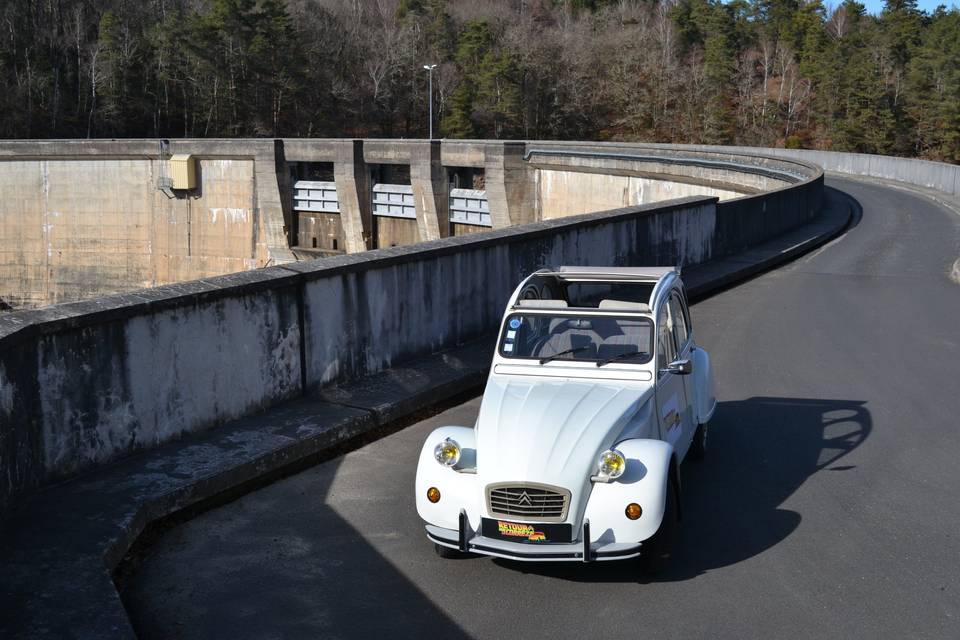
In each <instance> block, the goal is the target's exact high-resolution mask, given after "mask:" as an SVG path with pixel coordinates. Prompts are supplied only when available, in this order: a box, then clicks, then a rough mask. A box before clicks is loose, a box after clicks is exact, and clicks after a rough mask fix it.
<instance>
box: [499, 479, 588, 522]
mask: <svg viewBox="0 0 960 640" xmlns="http://www.w3.org/2000/svg"><path fill="white" fill-rule="evenodd" d="M485 493H486V498H487V513H489V514H490V515H491V516H493V517H495V518H509V519H511V520H521V521H523V520H527V521H530V522H563V521H564V520H566V519H567V509H568V508H569V507H570V491H568V490H567V489H564V488H562V487H554V486H552V485H549V484H540V483H538V482H499V483H497V484H491V485H487V489H486V492H485Z"/></svg>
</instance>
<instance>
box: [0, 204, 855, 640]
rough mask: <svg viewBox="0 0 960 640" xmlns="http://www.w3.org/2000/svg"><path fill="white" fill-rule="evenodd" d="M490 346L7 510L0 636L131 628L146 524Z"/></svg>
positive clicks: (741, 271) (843, 212)
mask: <svg viewBox="0 0 960 640" xmlns="http://www.w3.org/2000/svg"><path fill="white" fill-rule="evenodd" d="M853 206H854V203H853V202H852V199H850V198H849V197H848V196H845V195H844V194H842V193H840V192H838V191H836V190H834V189H828V190H827V194H826V196H825V207H824V211H823V212H822V213H821V215H820V216H819V217H818V219H817V221H816V222H815V223H813V224H810V225H806V226H804V227H802V228H801V229H797V230H795V231H793V232H790V233H787V234H785V235H784V236H781V237H780V238H777V239H776V240H774V241H772V242H771V243H767V244H765V245H763V246H761V247H758V248H756V249H753V250H750V251H747V252H745V253H743V254H740V255H737V256H733V257H729V258H725V259H723V260H718V261H715V262H711V263H708V264H706V265H702V266H700V267H696V268H692V269H690V270H689V271H688V272H685V274H684V279H685V281H686V282H687V283H688V287H689V289H690V293H691V297H692V298H696V299H700V298H704V297H706V296H708V295H710V294H712V293H715V292H717V291H720V290H722V289H724V288H727V287H729V286H730V285H732V284H733V283H735V282H740V281H742V280H744V279H747V278H750V277H753V276H754V275H757V274H759V273H761V272H763V271H766V270H769V269H771V268H773V267H775V266H777V265H779V264H782V263H784V262H786V261H789V260H792V259H794V258H796V257H798V256H800V255H802V254H804V253H807V252H809V251H811V250H813V249H815V248H817V247H819V246H822V245H823V244H824V243H826V242H828V241H829V240H831V239H833V238H835V237H836V236H838V235H839V234H840V233H842V232H843V230H844V229H845V228H846V227H847V225H848V223H849V221H850V218H851V212H852V209H853ZM491 349H492V340H491V339H483V340H480V341H477V342H474V343H471V344H469V345H466V346H464V347H460V348H457V349H454V350H451V351H447V352H444V353H439V354H435V355H433V356H430V357H428V358H423V359H420V360H416V361H413V362H411V363H408V364H407V365H404V366H401V367H395V368H393V369H391V370H389V371H386V372H383V373H380V374H377V375H374V376H370V377H369V378H366V379H364V380H361V381H359V382H358V383H356V384H352V385H350V386H349V387H340V388H331V389H325V390H323V391H321V392H320V393H319V394H317V395H316V396H313V397H308V398H304V399H302V400H298V401H293V402H289V403H287V404H284V405H281V406H279V407H277V408H275V409H272V410H270V411H267V412H266V413H263V414H259V415H256V416H251V417H248V418H244V419H242V420H238V421H236V422H234V423H231V424H228V425H225V426H224V427H221V428H219V429H216V430H214V431H212V432H208V433H207V434H203V435H202V436H198V437H192V438H190V439H188V440H185V441H181V442H176V443H172V444H170V445H165V446H163V447H160V448H158V449H155V450H152V451H150V452H147V453H145V454H142V455H139V456H135V457H132V458H128V459H127V460H124V461H121V462H119V463H117V464H115V465H113V466H111V467H109V468H106V469H103V470H101V471H97V472H94V473H91V474H89V475H87V476H83V477H81V478H78V479H76V480H74V481H71V482H67V483H64V484H62V485H59V486H54V487H49V488H47V489H46V490H44V491H42V492H41V493H40V494H39V495H37V496H35V497H34V499H33V500H32V501H30V502H29V503H28V504H26V505H24V506H23V507H22V508H21V509H20V510H18V511H16V512H15V513H13V514H11V515H12V516H13V517H12V519H11V521H10V522H9V523H8V525H7V526H6V528H5V530H4V532H3V536H2V545H0V566H2V567H3V568H4V571H3V572H2V575H0V636H2V637H30V638H60V637H77V636H80V637H111V638H113V637H134V632H133V629H132V627H131V626H130V623H129V621H128V619H127V617H126V612H125V611H124V609H123V606H122V603H121V602H120V599H119V596H118V594H117V592H116V589H115V587H114V584H113V582H112V573H113V571H114V570H115V569H116V567H117V566H118V564H119V563H120V562H121V561H122V559H123V557H124V556H125V554H126V553H127V552H128V551H129V550H130V548H131V546H132V545H133V544H134V542H135V541H136V539H137V538H138V537H139V536H140V534H141V533H143V531H144V530H145V529H146V528H147V527H148V526H150V525H151V524H153V523H156V522H158V521H160V520H163V519H165V518H169V517H171V516H173V515H174V514H177V513H179V512H183V511H184V510H186V509H188V508H192V507H197V506H198V505H201V504H203V503H205V502H208V501H211V500H214V499H216V498H218V497H220V496H224V495H225V494H227V495H232V494H239V493H240V492H242V491H244V490H249V489H250V488H253V487H255V486H261V485H262V484H264V483H266V482H269V481H270V480H272V479H275V478H277V477H281V476H283V475H285V474H289V473H292V472H294V471H297V470H299V469H302V468H304V466H306V465H309V464H311V463H312V462H315V461H317V460H318V459H319V457H320V456H321V455H322V454H323V453H324V452H325V451H329V450H330V449H331V448H333V447H336V446H337V445H340V444H342V443H344V442H346V441H347V440H350V439H353V438H357V437H361V436H363V435H365V434H367V435H369V434H371V433H372V432H375V431H376V430H377V429H380V428H383V427H384V426H385V425H387V424H390V423H394V422H395V421H397V420H402V419H404V418H409V417H410V416H412V415H413V414H415V413H417V412H419V411H422V410H423V409H424V408H426V407H431V406H435V405H437V404H438V403H441V402H443V401H445V400H448V399H450V398H452V397H455V396H457V395H458V394H462V393H464V392H467V391H471V390H475V389H479V387H480V385H482V383H483V381H484V380H485V378H486V374H487V370H488V368H489V354H490V350H491ZM67 531H69V532H71V533H70V535H64V532H67ZM39 576H43V578H42V579H43V583H42V584H38V583H39V580H40V579H39V578H38V577H39Z"/></svg>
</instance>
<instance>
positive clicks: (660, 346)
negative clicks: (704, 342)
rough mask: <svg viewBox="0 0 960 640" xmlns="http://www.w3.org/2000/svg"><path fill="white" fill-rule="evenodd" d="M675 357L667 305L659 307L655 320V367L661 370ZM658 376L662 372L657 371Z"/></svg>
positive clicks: (675, 347) (674, 345)
mask: <svg viewBox="0 0 960 640" xmlns="http://www.w3.org/2000/svg"><path fill="white" fill-rule="evenodd" d="M676 357H677V346H676V344H675V343H674V338H673V327H672V323H671V322H670V313H669V305H667V304H665V305H663V306H662V307H661V308H660V315H659V316H658V320H657V367H658V369H660V370H662V369H665V368H666V366H667V365H668V364H670V363H671V362H673V361H674V360H675V359H676ZM657 375H658V377H660V376H663V373H658V374H657Z"/></svg>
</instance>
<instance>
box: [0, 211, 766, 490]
mask: <svg viewBox="0 0 960 640" xmlns="http://www.w3.org/2000/svg"><path fill="white" fill-rule="evenodd" d="M744 200H750V199H749V198H748V199H739V200H732V201H730V202H729V203H725V205H724V206H726V207H728V209H727V212H726V213H725V214H723V216H721V209H720V207H718V205H717V201H716V198H690V199H686V200H677V201H674V202H671V203H664V204H659V205H646V206H635V207H627V208H621V209H615V210H612V211H607V212H601V213H593V214H586V215H582V216H573V217H568V218H563V219H558V220H550V221H543V222H537V223H533V224H529V225H523V226H515V227H511V228H507V229H499V230H494V231H489V232H486V233H480V234H473V235H469V236H462V237H456V238H444V239H441V240H436V241H432V242H426V243H422V244H419V245H412V246H403V247H394V248H390V249H382V250H378V251H370V252H365V253H359V254H351V255H344V256H338V257H335V258H331V259H328V260H324V261H310V262H299V263H292V264H289V265H284V266H282V267H269V268H265V269H258V270H255V271H250V272H246V273H238V274H233V275H229V276H221V277H216V278H211V279H208V280H203V281H196V282H187V283H181V284H177V285H171V286H166V287H158V288H154V289H146V290H143V291H138V292H135V293H129V294H122V295H118V296H112V297H107V298H100V299H97V300H91V301H87V302H80V303H71V304H63V305H55V306H52V307H48V308H46V309H40V310H35V311H21V312H15V313H9V314H5V315H3V316H0V509H2V508H3V507H4V506H6V505H9V504H10V503H11V502H12V501H13V500H16V499H17V497H18V496H20V495H22V494H23V493H29V492H30V491H33V490H35V489H36V488H37V487H39V486H41V485H42V484H44V483H47V482H50V481H52V480H55V479H58V478H62V477H65V476H68V475H71V474H74V473H77V472H80V471H82V470H84V469H87V468H90V467H92V466H95V465H98V464H101V463H103V462H105V461H108V460H111V459H115V458H117V457H119V456H123V455H126V454H129V453H131V452H133V451H136V450H140V449H144V448H149V447H152V446H155V445H157V444H160V443H162V442H164V441H166V440H169V439H171V438H176V437H178V436H180V435H182V434H185V433H190V432H195V431H197V430H201V429H206V428H209V427H212V426H216V425H217V424H220V423H222V422H223V421H225V420H229V419H231V418H235V417H237V416H240V415H243V414H245V413H250V412H255V411H257V410H258V409H260V408H262V407H266V406H268V405H270V404H273V403H276V402H280V401H282V400H284V399H286V398H289V397H291V396H295V395H297V394H300V393H303V392H305V391H307V390H309V389H312V388H314V387H318V386H325V385H329V384H335V383H340V382H344V381H347V380H351V379H354V378H357V377H360V376H364V375H367V374H370V373H375V372H377V371H380V370H383V369H385V368H387V367H390V366H391V365H394V364H397V363H400V362H402V361H404V360H406V359H410V358H413V357H417V356H421V355H426V354H428V353H433V352H436V351H439V350H442V349H445V348H449V347H452V346H455V345H457V344H460V343H462V342H465V341H468V340H470V339H472V338H475V337H478V336H481V335H483V334H486V333H489V332H491V331H492V330H494V329H495V327H496V326H497V322H498V321H499V318H500V314H501V313H502V305H503V301H504V300H505V299H506V298H507V296H508V294H509V293H510V291H511V290H512V288H513V287H514V286H515V285H516V283H517V282H518V281H519V280H520V279H521V278H522V277H524V276H525V275H526V274H528V273H530V272H531V271H533V270H535V269H537V268H540V267H542V266H545V265H551V264H553V265H556V264H563V263H568V264H618V265H628V264H677V263H681V264H685V265H689V264H697V263H701V262H703V261H707V260H710V259H711V258H716V257H719V256H723V255H726V254H728V253H730V252H731V251H732V250H734V247H736V246H738V245H740V244H742V243H741V242H740V241H739V237H738V234H740V233H749V234H750V237H751V238H754V239H759V238H760V236H761V235H762V234H764V233H776V232H777V231H778V229H776V228H774V227H772V226H769V225H766V224H765V223H764V220H763V219H764V218H765V216H766V215H767V213H766V212H765V211H764V210H763V209H762V207H744V206H741V205H737V204H736V203H738V202H740V203H743V202H744ZM723 217H726V219H727V221H728V222H726V223H724V222H723V220H722V218H723ZM734 220H735V224H731V222H732V221H734ZM757 229H759V231H757Z"/></svg>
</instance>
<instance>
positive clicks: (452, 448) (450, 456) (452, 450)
mask: <svg viewBox="0 0 960 640" xmlns="http://www.w3.org/2000/svg"><path fill="white" fill-rule="evenodd" d="M461 452H462V450H461V449H460V444H459V443H458V442H457V441H456V440H454V439H453V438H444V440H443V441H442V442H440V443H438V444H437V446H436V447H434V449H433V457H434V459H435V460H436V461H437V463H438V464H440V466H443V467H452V466H455V465H456V464H457V463H458V462H460V454H461Z"/></svg>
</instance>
